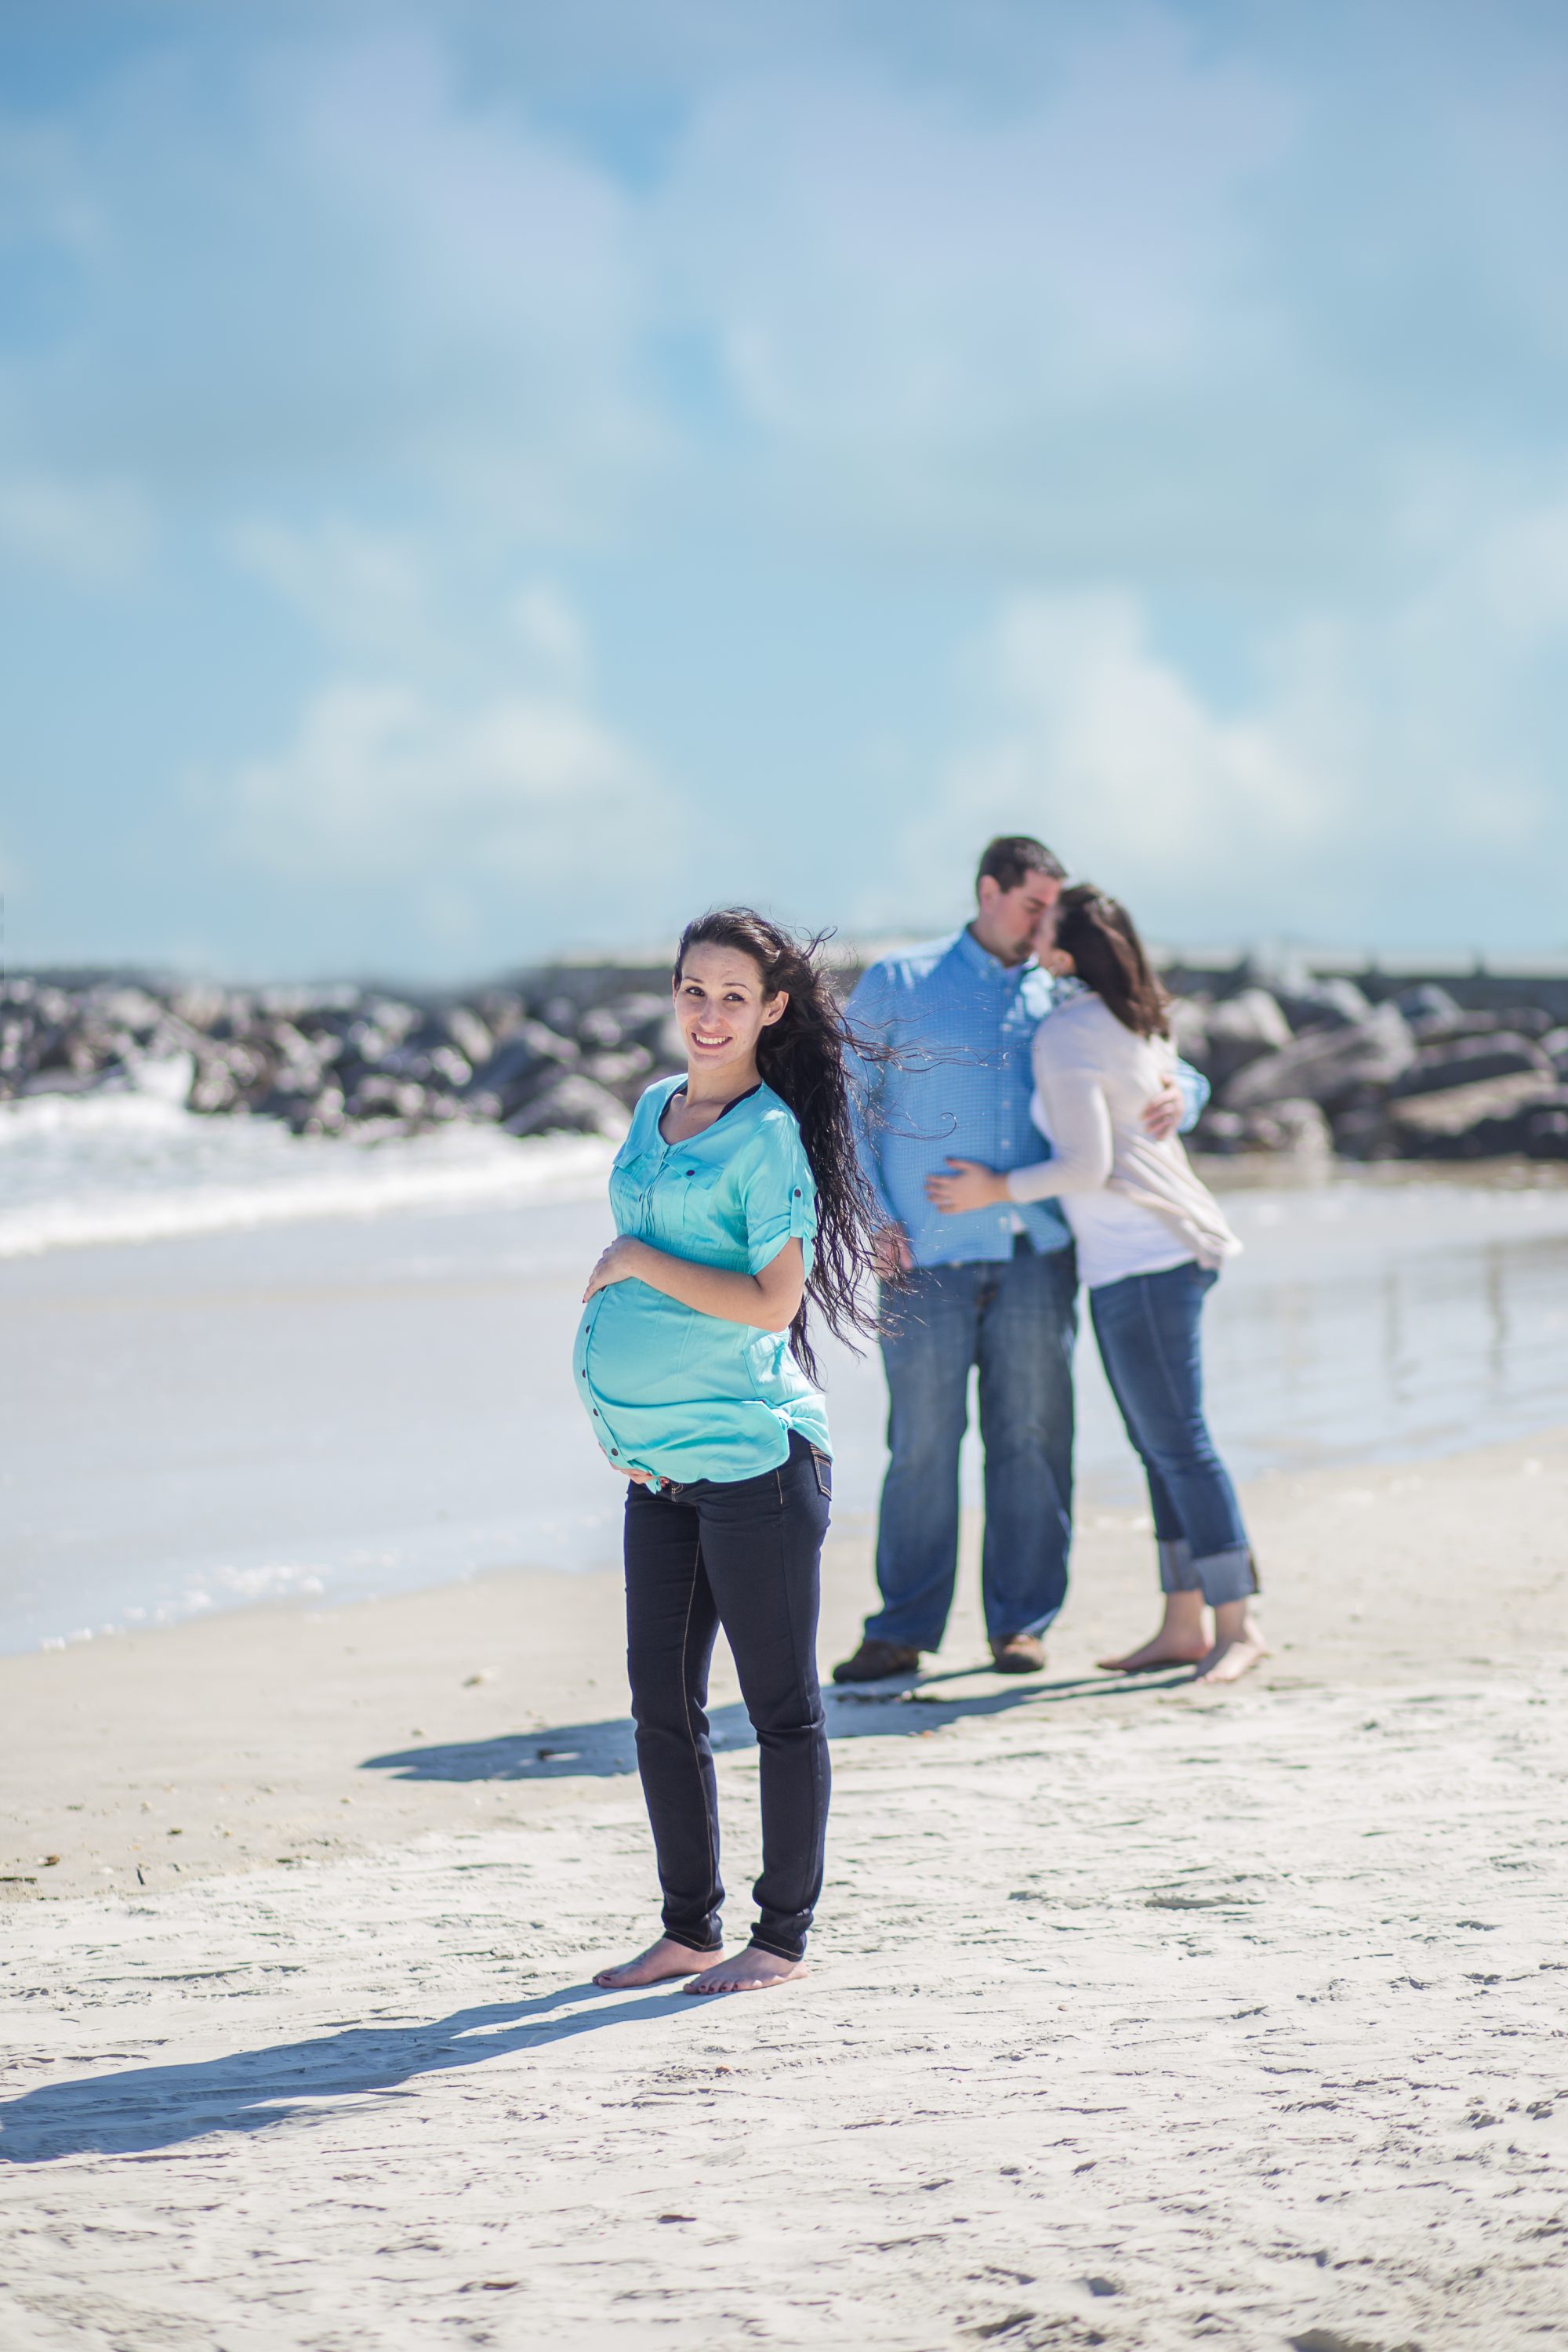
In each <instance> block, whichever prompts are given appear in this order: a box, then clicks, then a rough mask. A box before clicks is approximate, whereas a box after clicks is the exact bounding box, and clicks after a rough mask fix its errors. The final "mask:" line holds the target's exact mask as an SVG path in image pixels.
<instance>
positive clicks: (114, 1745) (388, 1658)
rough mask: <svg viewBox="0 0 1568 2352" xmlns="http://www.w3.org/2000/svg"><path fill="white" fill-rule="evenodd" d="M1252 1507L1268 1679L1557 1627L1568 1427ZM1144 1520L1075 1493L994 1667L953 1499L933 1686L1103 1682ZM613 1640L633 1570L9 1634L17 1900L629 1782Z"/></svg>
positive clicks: (1390, 1665)
mask: <svg viewBox="0 0 1568 2352" xmlns="http://www.w3.org/2000/svg"><path fill="white" fill-rule="evenodd" d="M1243 1506H1244V1509H1245V1511H1246V1513H1247V1519H1248V1524H1249V1526H1250V1527H1251V1528H1253V1531H1254V1536H1255V1539H1256V1542H1257V1546H1258V1556H1259V1561H1260V1568H1261V1572H1262V1576H1263V1582H1264V1593H1263V1602H1262V1607H1263V1614H1264V1622H1265V1624H1266V1626H1267V1629H1268V1638H1269V1641H1270V1643H1271V1645H1272V1655H1271V1656H1270V1658H1269V1659H1268V1661H1266V1663H1265V1664H1264V1666H1263V1667H1262V1668H1261V1669H1260V1670H1259V1671H1258V1675H1257V1676H1256V1677H1255V1682H1256V1684H1257V1685H1258V1686H1266V1687H1268V1688H1271V1689H1274V1690H1279V1691H1284V1690H1289V1689H1294V1688H1305V1687H1318V1686H1333V1687H1342V1688H1354V1687H1359V1686H1362V1685H1367V1686H1371V1685H1404V1684H1406V1683H1409V1682H1412V1681H1418V1680H1421V1679H1422V1678H1430V1677H1434V1676H1436V1677H1437V1678H1439V1679H1442V1678H1444V1677H1449V1678H1451V1677H1452V1676H1454V1675H1473V1674H1475V1673H1477V1672H1481V1673H1493V1672H1499V1671H1501V1672H1511V1673H1521V1672H1524V1671H1526V1670H1527V1669H1528V1668H1529V1667H1530V1666H1531V1665H1532V1664H1536V1663H1538V1662H1540V1661H1541V1660H1542V1659H1555V1658H1557V1657H1558V1656H1559V1655H1560V1654H1568V1564H1564V1565H1563V1566H1558V1565H1556V1564H1555V1555H1556V1553H1557V1550H1558V1548H1559V1542H1560V1538H1559V1533H1558V1531H1559V1530H1560V1528H1561V1527H1562V1526H1563V1522H1564V1519H1565V1517H1568V1427H1559V1428H1556V1429H1552V1430H1549V1431H1545V1432H1542V1433H1539V1434H1537V1435H1535V1436H1532V1437H1527V1438H1524V1439H1520V1440H1515V1441H1511V1442H1510V1443H1509V1444H1505V1445H1501V1446H1496V1447H1490V1448H1488V1449H1485V1450H1484V1451H1481V1452H1478V1453H1474V1454H1456V1455H1449V1456H1447V1457H1443V1458H1440V1459H1437V1460H1427V1461H1423V1462H1419V1463H1415V1462H1412V1463H1406V1464H1404V1465H1378V1466H1369V1465H1364V1464H1353V1465H1345V1466H1342V1467H1336V1468H1325V1469H1316V1470H1310V1471H1305V1472H1299V1473H1296V1472H1276V1473H1273V1474H1271V1475H1268V1476H1266V1477H1264V1478H1261V1479H1258V1480H1255V1481H1253V1482H1252V1483H1251V1484H1250V1485H1248V1486H1244V1488H1243ZM1145 1528H1146V1522H1145V1520H1144V1518H1143V1515H1142V1513H1141V1512H1140V1511H1138V1510H1136V1509H1121V1510H1116V1509H1095V1508H1093V1507H1089V1509H1088V1510H1087V1511H1086V1513H1085V1517H1084V1520H1083V1523H1082V1524H1081V1525H1080V1528H1079V1536H1078V1540H1077V1545H1076V1548H1075V1560H1074V1573H1073V1583H1072V1589H1071V1591H1070V1592H1069V1595H1068V1605H1067V1608H1066V1610H1065V1612H1064V1613H1063V1616H1062V1618H1061V1620H1060V1621H1059V1622H1058V1625H1057V1627H1055V1628H1054V1629H1053V1631H1052V1633H1051V1635H1050V1638H1049V1649H1050V1665H1049V1667H1048V1668H1047V1673H1046V1675H1044V1676H1043V1677H1040V1678H1039V1679H1038V1682H1037V1681H1036V1680H1035V1679H1034V1678H1030V1679H1028V1680H1019V1681H1016V1682H1015V1681H1012V1680H1011V1679H1010V1678H1005V1677H999V1676H996V1675H993V1674H991V1673H990V1672H989V1670H988V1668H986V1667H985V1666H984V1664H983V1661H984V1643H983V1641H982V1638H981V1633H980V1625H979V1611H978V1596H977V1575H976V1565H975V1559H976V1550H977V1523H976V1517H975V1515H974V1514H973V1513H966V1514H965V1528H964V1542H963V1567H962V1570H961V1576H960V1590H959V1596H958V1599H957V1601H955V1604H954V1608H953V1612H952V1622H951V1624H950V1628H949V1633H948V1639H947V1643H946V1644H945V1646H944V1649H943V1651H942V1654H941V1655H940V1657H938V1658H936V1659H933V1660H931V1662H929V1664H928V1668H927V1675H926V1688H927V1690H928V1692H929V1694H930V1696H928V1697H926V1698H925V1699H923V1700H922V1701H921V1704H922V1705H925V1704H932V1703H933V1701H934V1699H935V1697H936V1696H937V1695H938V1694H939V1693H940V1692H941V1691H942V1689H944V1688H947V1687H949V1686H950V1684H951V1681H952V1677H955V1676H957V1677H961V1678H962V1680H961V1685H952V1686H953V1687H959V1688H961V1690H962V1694H963V1695H964V1696H973V1695H975V1694H979V1695H980V1696H985V1695H987V1694H990V1695H992V1696H997V1695H1005V1696H1006V1697H1007V1700H1008V1703H1009V1704H1010V1705H1012V1704H1024V1703H1026V1701H1027V1700H1028V1699H1029V1697H1030V1696H1031V1695H1032V1694H1035V1693H1037V1692H1039V1691H1042V1690H1043V1691H1044V1692H1046V1693H1047V1694H1048V1692H1049V1690H1050V1689H1051V1687H1052V1686H1053V1685H1057V1684H1058V1683H1059V1682H1061V1681H1062V1680H1063V1679H1064V1678H1065V1679H1066V1680H1067V1681H1068V1682H1072V1681H1076V1680H1079V1679H1082V1680H1084V1681H1086V1682H1088V1683H1089V1684H1090V1685H1091V1686H1092V1684H1093V1680H1094V1660H1095V1658H1096V1656H1097V1655H1098V1654H1100V1653H1101V1651H1103V1650H1109V1649H1112V1648H1115V1647H1121V1646H1127V1645H1128V1644H1129V1643H1131V1642H1132V1641H1134V1640H1136V1639H1139V1638H1142V1635H1143V1634H1144V1633H1146V1632H1147V1631H1149V1630H1152V1624H1153V1622H1154V1619H1155V1616H1156V1613H1157V1597H1156V1594H1155V1591H1154V1573H1153V1559H1152V1538H1151V1537H1150V1536H1149V1535H1148V1534H1147V1532H1145ZM1478 1591H1479V1592H1481V1593H1484V1595H1485V1612H1484V1616H1481V1617H1478V1613H1477V1609H1476V1599H1477V1594H1478ZM873 1598H874V1593H873V1585H872V1580H871V1574H870V1543H869V1539H868V1535H867V1534H866V1533H864V1532H859V1531H858V1532H851V1533H845V1534H835V1535H833V1536H830V1538H829V1542H828V1546H827V1549H826V1554H825V1558H824V1607H823V1626H822V1639H821V1647H820V1656H821V1660H822V1667H823V1675H824V1684H825V1688H830V1685H828V1680H827V1678H828V1675H829V1673H830V1669H831V1665H832V1662H833V1660H834V1659H835V1658H837V1657H840V1656H843V1655H844V1654H846V1653H847V1650H848V1649H849V1648H851V1647H852V1646H853V1643H854V1639H855V1636H856V1633H857V1632H858V1626H859V1622H860V1619H861V1616H862V1615H863V1613H864V1612H865V1611H866V1610H867V1609H868V1607H869V1606H870V1605H871V1603H872V1601H873ZM1456 1625H1457V1626H1458V1627H1460V1628H1462V1632H1461V1635H1460V1638H1459V1639H1458V1641H1457V1642H1456V1641H1453V1640H1450V1639H1449V1638H1448V1629H1449V1628H1450V1627H1451V1626H1456ZM622 1638H623V1637H622V1629H621V1601H620V1578H619V1575H618V1572H613V1571H608V1570H592V1569H579V1570H512V1571H504V1570H503V1571H491V1572H489V1573H486V1574H482V1575H476V1576H473V1577H471V1578H468V1579H467V1580H464V1581H462V1582H459V1583H452V1584H446V1585H437V1586H431V1587H427V1588H425V1589H422V1590H416V1591H407V1592H400V1593H392V1594H387V1595H385V1596H384V1597H382V1598H379V1599H374V1600H359V1601H346V1602H344V1603H342V1605H340V1606H337V1607H332V1606H321V1605H315V1604H311V1605H303V1606H302V1605H300V1603H299V1602H297V1601H268V1602H266V1603H263V1604H261V1605H258V1606H253V1607H248V1608H237V1609H233V1610H226V1611H224V1612H222V1613H221V1614H215V1615H207V1616H202V1617H197V1618H189V1619H185V1620H184V1621H182V1622H178V1623H174V1624H171V1625H166V1626H160V1627H156V1628H151V1629H148V1630H145V1631H138V1632H130V1633H120V1634H117V1635H115V1636H114V1637H113V1638H112V1639H110V1640H105V1641H101V1642H94V1643H73V1644H70V1645H68V1646H67V1647H64V1648H61V1649H52V1650H46V1651H31V1652H23V1653H16V1654H10V1655H5V1656H0V1715H3V1716H4V1717H5V1720H6V1722H7V1724H8V1725H9V1727H10V1729H11V1735H12V1736H11V1739H10V1742H9V1743H8V1744H9V1748H10V1751H11V1756H12V1759H13V1760H12V1762H11V1763H10V1765H9V1766H8V1767H7V1771H6V1777H7V1779H8V1780H10V1781H11V1782H12V1784H13V1785H12V1787H11V1789H10V1790H9V1791H8V1792H7V1793H8V1800H9V1801H8V1802H7V1804H6V1807H5V1813H6V1818H7V1821H8V1822H9V1824H10V1827H9V1829H8V1831H7V1832H5V1833H4V1843H3V1846H0V1900H4V1899H5V1898H7V1897H8V1898H10V1899H11V1900H12V1901H13V1902H16V1901H20V1902H24V1903H26V1902H37V1901H43V1902H52V1901H55V1900H58V1899H60V1898H62V1897H66V1896H70V1895H107V1894H113V1895H122V1894H124V1893H126V1892H128V1891H129V1892H131V1893H132V1894H133V1893H135V1892H136V1891H137V1889H138V1888H139V1887H140V1888H146V1887H149V1886H156V1887H159V1888H167V1887H171V1886H174V1885H181V1884H187V1885H188V1884H190V1883H192V1882H193V1881H195V1880H196V1879H199V1878H202V1877H205V1876H209V1875H214V1874H220V1875H221V1874H227V1873H229V1872H232V1871H236V1870H252V1869H258V1868H269V1867H272V1866H274V1865H276V1864H279V1863H280V1862H284V1861H288V1862H289V1863H298V1862H300V1861H304V1860H310V1861H314V1862H323V1863H324V1862H329V1861H333V1860H337V1859H341V1858H346V1857H349V1856H353V1855H363V1854H365V1853H370V1852H373V1851H375V1850H378V1849H380V1848H381V1847H383V1846H385V1845H387V1844H392V1845H398V1844H402V1843H405V1842H406V1841H408V1840H409V1839H412V1838H417V1837H419V1836H422V1835H425V1834H426V1833H429V1832H441V1831H447V1830H450V1829H452V1827H453V1826H454V1824H456V1823H458V1822H462V1823H463V1824H464V1825H466V1826H471V1825H472V1821H471V1818H470V1817H472V1816H475V1815H476V1814H480V1815H482V1816H483V1819H484V1820H485V1822H487V1823H488V1822H490V1821H492V1819H493V1820H498V1821H499V1820H500V1819H502V1818H503V1817H504V1818H505V1819H508V1820H513V1819H515V1818H517V1817H518V1815H519V1814H520V1812H526V1813H527V1814H528V1815H529V1816H530V1817H531V1815H532V1814H533V1813H534V1812H535V1811H544V1812H546V1813H553V1812H554V1811H559V1810H560V1809H561V1808H563V1807H569V1806H571V1805H572V1804H573V1803H574V1802H575V1801H578V1799H579V1798H580V1796H581V1793H582V1791H583V1790H584V1788H593V1787H594V1786H595V1785H602V1783H603V1782H604V1781H605V1780H616V1779H621V1778H627V1780H628V1786H630V1787H631V1788H633V1789H635V1785H636V1784H635V1780H631V1779H630V1778H629V1776H630V1775H631V1772H632V1753H631V1747H630V1727H629V1724H628V1722H627V1721H626V1697H625V1677H624V1670H623V1664H622ZM1101 1679H1102V1683H1103V1686H1104V1687H1105V1688H1106V1689H1107V1690H1110V1689H1112V1688H1115V1687H1118V1685H1117V1683H1116V1678H1114V1677H1109V1676H1108V1677H1103V1678H1101ZM1249 1686H1250V1685H1249ZM1121 1687H1125V1686H1124V1685H1123V1686H1121ZM878 1696H879V1695H878V1693H877V1692H876V1691H875V1690H873V1691H872V1692H871V1693H870V1694H869V1696H868V1697H867V1696H859V1695H856V1694H852V1693H849V1694H847V1693H842V1692H832V1693H831V1695H830V1698H829V1713H830V1717H831V1718H832V1721H831V1728H832V1731H833V1733H834V1736H835V1737H836V1738H855V1737H857V1736H858V1729H859V1727H860V1722H861V1720H862V1718H863V1717H865V1716H866V1715H867V1712H868V1707H870V1708H874V1705H875V1703H876V1701H877V1699H878ZM737 1700H738V1691H737V1688H736V1686H735V1685H734V1682H733V1676H732V1672H731V1668H730V1665H729V1661H728V1657H727V1654H726V1653H725V1652H724V1650H723V1647H722V1644H721V1646H720V1650H719V1653H718V1654H717V1656H716V1659H715V1670H714V1677H713V1705H714V1709H715V1720H716V1724H717V1726H718V1728H719V1733H720V1736H721V1737H722V1738H723V1739H724V1741H725V1743H726V1745H733V1746H736V1747H749V1746H750V1744H751V1735H750V1731H749V1727H747V1726H746V1725H745V1723H744V1718H743V1715H742V1712H741V1710H740V1709H739V1707H738V1705H737ZM1198 1703H1200V1704H1212V1703H1214V1702H1213V1700H1212V1698H1207V1699H1200V1700H1199V1702H1198ZM540 1751H550V1752H544V1753H541V1752H540ZM375 1759H381V1760H380V1761H379V1762H378V1761H376V1760H375ZM476 1791H479V1792H481V1793H476ZM498 1791H504V1792H508V1793H505V1794H504V1795H501V1794H498V1793H497V1792H498ZM176 1840H177V1841H178V1843H175V1841H176ZM50 1854H56V1855H58V1857H59V1858H58V1861H56V1862H53V1863H50V1862H48V1861H47V1859H46V1857H47V1856H48V1855H50ZM138 1873H140V1876H138Z"/></svg>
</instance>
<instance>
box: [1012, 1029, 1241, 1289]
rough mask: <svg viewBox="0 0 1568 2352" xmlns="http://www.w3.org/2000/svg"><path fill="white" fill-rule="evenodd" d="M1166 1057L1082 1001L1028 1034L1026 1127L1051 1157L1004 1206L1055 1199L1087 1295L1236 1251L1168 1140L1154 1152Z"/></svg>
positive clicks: (1208, 1196) (1160, 1045)
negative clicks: (1030, 1122)
mask: <svg viewBox="0 0 1568 2352" xmlns="http://www.w3.org/2000/svg"><path fill="white" fill-rule="evenodd" d="M1174 1059H1175V1055H1174V1053H1173V1049H1172V1047H1171V1046H1170V1045H1169V1044H1168V1043H1167V1042H1166V1040H1165V1039H1164V1038H1163V1037H1140V1036H1139V1035H1137V1034H1136V1033H1135V1032H1134V1031H1132V1030H1131V1029H1128V1028H1125V1027H1124V1026H1123V1025H1122V1024H1121V1022H1120V1021H1119V1020H1118V1019H1117V1018H1116V1015H1115V1014H1114V1013H1112V1012H1111V1011H1110V1007H1109V1006H1108V1005H1107V1004H1106V1003H1104V1002H1103V1000H1102V999H1101V998H1100V997H1098V996H1096V995H1094V994H1093V993H1092V992H1090V991H1087V990H1086V991H1085V992H1084V993H1083V994H1082V995H1080V996H1075V997H1072V998H1071V999H1069V1001H1068V1003H1065V1004H1061V1005H1058V1008H1057V1009H1056V1011H1055V1012H1053V1013H1049V1014H1047V1018H1046V1019H1045V1020H1044V1021H1042V1022H1041V1024H1040V1025H1039V1027H1038V1028H1037V1030H1036V1032H1035V1045H1034V1064H1035V1099H1034V1103H1033V1106H1032V1108H1033V1114H1034V1118H1035V1123H1036V1125H1037V1127H1038V1128H1039V1129H1040V1130H1041V1132H1042V1133H1043V1134H1044V1135H1046V1136H1047V1138H1048V1139H1049V1141H1050V1145H1051V1150H1052V1155H1053V1156H1052V1157H1051V1158H1050V1159H1049V1160H1041V1161H1039V1163H1038V1164H1037V1166H1035V1167H1032V1168H1015V1169H1014V1170H1013V1171H1012V1172H1011V1174H1010V1175H1009V1176H1008V1179H1007V1190H1008V1192H1009V1193H1010V1194H1011V1196H1012V1198H1013V1199H1014V1200H1015V1201H1044V1200H1047V1199H1049V1198H1052V1197H1057V1196H1059V1198H1060V1200H1061V1203H1062V1208H1063V1210H1064V1212H1065V1213H1066V1216H1067V1219H1068V1223H1069V1224H1070V1225H1071V1227H1072V1229H1073V1237H1074V1239H1075V1241H1076V1242H1077V1244H1078V1253H1079V1272H1080V1273H1081V1275H1082V1276H1083V1279H1084V1281H1085V1282H1086V1283H1087V1284H1088V1286H1089V1288H1090V1289H1091V1290H1094V1289H1098V1288H1099V1287H1100V1286H1101V1285H1102V1284H1104V1283H1107V1282H1120V1281H1121V1280H1123V1279H1124V1278H1125V1277H1126V1276H1129V1275H1132V1274H1155V1273H1158V1272H1160V1271H1162V1270H1163V1268H1164V1267H1166V1266H1173V1265H1184V1264H1185V1263H1186V1262H1187V1261H1188V1260H1189V1259H1193V1258H1195V1259H1196V1261H1197V1263H1198V1264H1199V1265H1204V1266H1217V1265H1221V1264H1223V1262H1224V1261H1225V1259H1226V1258H1227V1257H1233V1256H1234V1255H1235V1254H1236V1252H1237V1250H1238V1249H1239V1248H1240V1247H1241V1244H1240V1243H1239V1242H1238V1241H1237V1237H1236V1235H1235V1234H1233V1233H1232V1232H1231V1229H1230V1227H1229V1226H1228V1225H1227V1224H1226V1221H1225V1218H1224V1217H1223V1216H1222V1215H1221V1213H1220V1209H1219V1204H1218V1202H1216V1201H1215V1197H1214V1194H1213V1193H1212V1192H1210V1191H1209V1190H1208V1188H1207V1186H1206V1185H1205V1184H1201V1183H1200V1182H1199V1181H1198V1179H1197V1178H1196V1177H1195V1176H1194V1173H1193V1171H1192V1167H1191V1164H1190V1162H1189V1161H1188V1159H1187V1155H1186V1153H1185V1152H1184V1150H1183V1149H1182V1147H1181V1144H1180V1143H1179V1142H1178V1140H1177V1139H1176V1138H1175V1137H1174V1136H1172V1137H1171V1138H1170V1139H1169V1140H1168V1141H1167V1142H1164V1143H1156V1142H1155V1141H1154V1139H1153V1138H1152V1136H1151V1135H1150V1134H1149V1132H1148V1130H1147V1129H1146V1128H1145V1127H1144V1125H1143V1113H1144V1111H1145V1110H1146V1108H1148V1106H1149V1104H1150V1103H1151V1101H1152V1099H1153V1097H1155V1096H1156V1095H1157V1094H1158V1093H1159V1091H1160V1088H1161V1087H1162V1086H1163V1084H1164V1082H1165V1080H1166V1079H1167V1078H1168V1077H1169V1076H1170V1075H1171V1071H1172V1067H1173V1063H1174Z"/></svg>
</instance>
